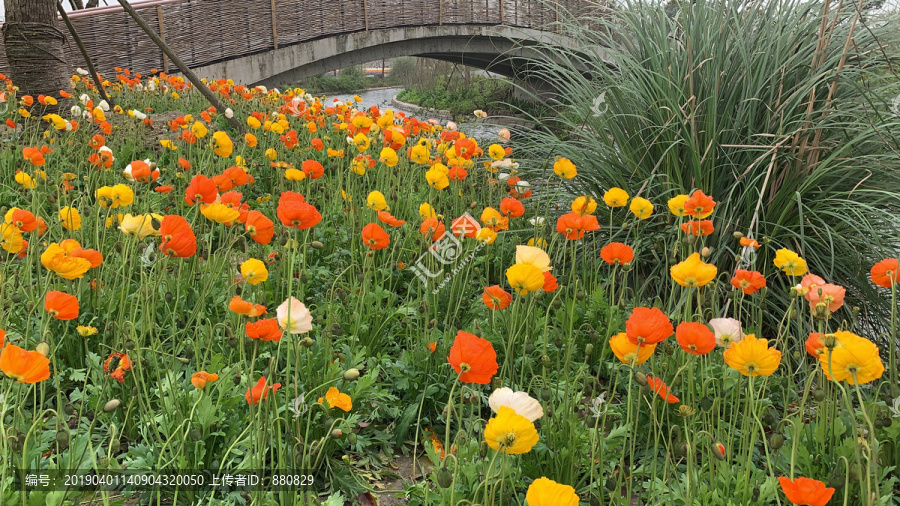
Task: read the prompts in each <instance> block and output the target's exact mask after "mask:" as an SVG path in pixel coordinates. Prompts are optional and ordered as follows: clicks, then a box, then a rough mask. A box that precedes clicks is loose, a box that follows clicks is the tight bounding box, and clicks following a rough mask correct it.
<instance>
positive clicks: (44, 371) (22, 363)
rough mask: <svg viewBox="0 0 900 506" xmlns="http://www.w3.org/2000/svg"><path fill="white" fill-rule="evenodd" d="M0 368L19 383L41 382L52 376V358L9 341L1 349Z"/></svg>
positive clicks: (0, 331)
mask: <svg viewBox="0 0 900 506" xmlns="http://www.w3.org/2000/svg"><path fill="white" fill-rule="evenodd" d="M0 333H3V334H5V332H3V331H2V330H0ZM4 338H5V337H4ZM0 370H2V371H3V373H4V374H6V375H7V376H9V377H10V378H12V379H14V380H16V381H18V382H19V383H39V382H41V381H44V380H45V379H47V378H49V377H50V359H48V358H47V357H45V356H44V355H43V354H41V353H40V352H37V351H28V350H24V349H22V348H19V347H18V346H16V345H14V344H12V343H9V344H7V345H6V346H5V347H4V348H3V351H0Z"/></svg>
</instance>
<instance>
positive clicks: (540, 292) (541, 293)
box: [532, 290, 546, 300]
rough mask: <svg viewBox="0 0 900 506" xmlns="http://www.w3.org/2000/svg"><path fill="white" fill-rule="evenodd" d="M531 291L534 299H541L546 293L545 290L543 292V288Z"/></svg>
mask: <svg viewBox="0 0 900 506" xmlns="http://www.w3.org/2000/svg"><path fill="white" fill-rule="evenodd" d="M532 293H534V298H535V299H536V300H541V299H543V298H544V295H546V292H544V291H543V290H538V291H536V292H532Z"/></svg>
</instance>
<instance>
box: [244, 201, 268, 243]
mask: <svg viewBox="0 0 900 506" xmlns="http://www.w3.org/2000/svg"><path fill="white" fill-rule="evenodd" d="M244 230H246V231H247V233H248V234H250V238H251V239H253V240H254V241H255V242H257V243H259V244H269V243H270V242H271V241H272V237H273V236H274V235H275V223H274V222H272V220H270V219H269V218H268V217H267V216H266V215H265V214H263V213H262V212H260V211H257V210H255V209H254V210H253V211H250V212H249V213H247V220H246V221H245V222H244Z"/></svg>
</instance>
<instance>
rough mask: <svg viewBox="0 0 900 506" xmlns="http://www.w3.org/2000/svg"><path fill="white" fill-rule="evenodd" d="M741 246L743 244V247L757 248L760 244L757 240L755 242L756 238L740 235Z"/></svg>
mask: <svg viewBox="0 0 900 506" xmlns="http://www.w3.org/2000/svg"><path fill="white" fill-rule="evenodd" d="M741 246H743V247H745V248H753V249H759V248H760V246H761V245H760V244H759V243H758V242H756V239H751V238H749V237H741Z"/></svg>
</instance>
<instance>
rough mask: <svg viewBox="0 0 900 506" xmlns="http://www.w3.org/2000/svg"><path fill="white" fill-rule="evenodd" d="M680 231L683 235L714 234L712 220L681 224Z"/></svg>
mask: <svg viewBox="0 0 900 506" xmlns="http://www.w3.org/2000/svg"><path fill="white" fill-rule="evenodd" d="M681 231H682V232H684V233H685V234H690V235H697V236H707V235H710V234H712V233H713V232H715V227H713V222H712V220H691V221H689V222H687V223H682V224H681Z"/></svg>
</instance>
